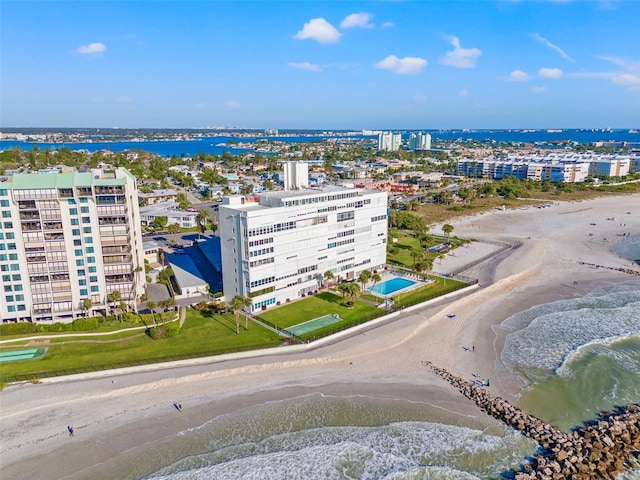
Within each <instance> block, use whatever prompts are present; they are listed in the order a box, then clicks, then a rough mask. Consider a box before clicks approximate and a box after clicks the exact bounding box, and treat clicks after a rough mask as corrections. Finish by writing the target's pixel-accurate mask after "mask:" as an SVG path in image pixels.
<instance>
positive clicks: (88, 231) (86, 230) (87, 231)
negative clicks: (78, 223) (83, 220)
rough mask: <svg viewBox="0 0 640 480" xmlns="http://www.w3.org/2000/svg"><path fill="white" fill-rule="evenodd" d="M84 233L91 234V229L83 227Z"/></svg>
mask: <svg viewBox="0 0 640 480" xmlns="http://www.w3.org/2000/svg"><path fill="white" fill-rule="evenodd" d="M82 231H83V232H84V233H91V227H82Z"/></svg>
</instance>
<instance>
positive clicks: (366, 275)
mask: <svg viewBox="0 0 640 480" xmlns="http://www.w3.org/2000/svg"><path fill="white" fill-rule="evenodd" d="M370 278H371V272H370V271H369V270H363V271H362V272H360V275H359V276H358V281H359V282H360V283H361V284H362V290H364V287H365V285H366V284H367V282H368V281H369V279H370Z"/></svg>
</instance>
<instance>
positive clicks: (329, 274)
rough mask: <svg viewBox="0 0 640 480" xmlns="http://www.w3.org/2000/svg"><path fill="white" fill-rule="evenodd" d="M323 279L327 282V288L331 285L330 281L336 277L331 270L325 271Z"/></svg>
mask: <svg viewBox="0 0 640 480" xmlns="http://www.w3.org/2000/svg"><path fill="white" fill-rule="evenodd" d="M323 278H324V279H325V280H327V286H328V285H329V283H331V280H333V279H334V278H336V276H335V275H334V274H333V272H332V271H331V270H327V271H326V272H324V275H323Z"/></svg>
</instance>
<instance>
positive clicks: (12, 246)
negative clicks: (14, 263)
mask: <svg viewBox="0 0 640 480" xmlns="http://www.w3.org/2000/svg"><path fill="white" fill-rule="evenodd" d="M7 248H8V249H9V250H15V249H16V244H15V243H7Z"/></svg>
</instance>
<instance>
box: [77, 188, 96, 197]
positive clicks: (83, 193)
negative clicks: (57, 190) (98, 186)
mask: <svg viewBox="0 0 640 480" xmlns="http://www.w3.org/2000/svg"><path fill="white" fill-rule="evenodd" d="M76 194H77V195H78V196H79V197H91V196H93V190H92V189H91V187H76Z"/></svg>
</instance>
